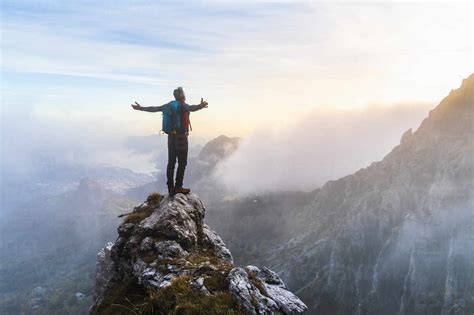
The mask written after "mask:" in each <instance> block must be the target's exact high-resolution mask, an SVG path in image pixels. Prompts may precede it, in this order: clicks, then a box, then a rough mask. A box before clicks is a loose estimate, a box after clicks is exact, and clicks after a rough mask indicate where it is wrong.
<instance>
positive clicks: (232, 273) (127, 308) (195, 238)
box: [91, 194, 306, 314]
mask: <svg viewBox="0 0 474 315" xmlns="http://www.w3.org/2000/svg"><path fill="white" fill-rule="evenodd" d="M204 215H205V208H204V206H203V204H202V202H201V201H200V200H199V198H198V197H197V196H196V195H194V194H189V195H183V194H177V195H176V196H175V197H168V196H166V197H162V196H160V195H158V194H152V195H150V196H149V197H148V199H147V201H146V202H145V203H143V204H141V205H139V206H137V207H136V208H135V209H134V211H133V213H132V214H130V215H129V216H128V217H127V218H126V219H125V221H124V223H123V224H121V225H120V226H119V228H118V233H119V237H118V239H117V241H116V242H115V244H112V243H109V244H107V245H106V246H105V247H104V248H103V249H102V251H101V252H100V253H99V254H98V262H97V276H96V287H95V304H94V305H93V307H92V309H91V313H92V314H120V313H124V314H128V313H130V312H131V313H133V312H135V313H149V314H166V313H171V312H175V311H179V312H182V313H196V314H206V313H207V314H221V313H226V314H269V313H272V314H300V313H302V312H304V311H305V310H306V306H305V305H304V304H303V303H302V302H301V301H300V300H299V299H298V297H296V296H295V295H294V294H293V293H291V292H290V291H288V290H287V289H286V287H285V285H284V283H283V282H282V280H281V279H280V278H279V277H278V275H277V274H276V273H274V272H272V271H271V270H269V269H267V268H265V267H263V268H262V269H259V268H257V267H255V266H247V267H245V268H241V267H235V266H234V265H233V260H232V256H231V253H230V252H229V250H228V249H227V248H226V247H225V245H224V243H223V242H222V240H221V239H220V237H219V236H218V235H216V234H215V233H214V232H213V231H212V230H210V229H209V227H208V226H207V225H206V224H204V223H203V219H204Z"/></svg>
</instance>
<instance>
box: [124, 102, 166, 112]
mask: <svg viewBox="0 0 474 315" xmlns="http://www.w3.org/2000/svg"><path fill="white" fill-rule="evenodd" d="M164 106H165V105H161V106H146V107H145V106H141V105H140V104H138V103H137V102H135V104H132V108H133V109H134V110H141V111H144V112H150V113H155V112H162V111H163V107H164Z"/></svg>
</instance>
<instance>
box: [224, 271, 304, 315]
mask: <svg viewBox="0 0 474 315" xmlns="http://www.w3.org/2000/svg"><path fill="white" fill-rule="evenodd" d="M229 290H230V292H231V294H232V295H233V296H234V298H235V299H236V300H238V301H239V303H240V304H241V305H242V306H243V307H244V308H245V309H246V310H247V311H248V313H250V314H275V313H283V314H301V313H303V312H304V311H305V310H306V305H305V304H304V303H303V302H301V300H300V299H299V298H298V297H297V296H296V295H294V294H293V293H291V292H290V291H288V290H287V289H286V287H285V285H284V283H283V281H282V280H281V279H280V277H278V275H277V274H276V273H274V272H273V271H271V270H269V269H268V268H266V267H263V269H262V270H260V269H259V268H257V267H255V266H247V267H246V268H245V269H244V268H240V267H237V268H234V269H232V270H231V271H230V273H229Z"/></svg>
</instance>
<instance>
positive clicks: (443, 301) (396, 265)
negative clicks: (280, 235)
mask: <svg viewBox="0 0 474 315" xmlns="http://www.w3.org/2000/svg"><path fill="white" fill-rule="evenodd" d="M473 104H474V75H471V76H469V78H467V79H465V80H464V81H463V83H462V85H461V87H460V88H458V89H456V90H453V91H451V93H450V94H449V95H448V96H447V97H446V98H444V99H443V100H442V101H441V103H440V104H439V105H438V106H437V107H436V108H435V109H433V110H432V111H431V112H430V114H429V115H428V117H427V118H426V119H425V120H424V121H423V122H422V123H421V125H420V127H419V128H418V129H417V130H416V131H415V132H412V131H411V130H408V131H406V132H405V133H404V135H403V136H402V138H401V143H400V144H399V145H398V146H396V147H395V148H394V149H393V150H392V151H391V152H390V153H389V154H387V155H386V156H385V158H384V159H382V160H381V161H378V162H374V163H372V164H371V165H370V166H369V167H367V168H363V169H361V170H359V171H357V172H355V173H354V174H351V175H348V176H345V177H343V178H340V179H338V180H334V181H329V182H327V183H326V184H325V185H323V187H322V188H320V189H318V190H317V191H316V193H315V198H314V200H313V202H311V204H310V205H309V206H307V207H306V208H305V209H304V210H303V211H302V212H301V213H299V214H298V216H297V217H296V218H295V220H296V221H297V223H298V224H297V225H299V226H301V227H302V228H301V231H300V233H299V235H297V236H296V237H294V238H293V239H292V240H291V241H289V242H288V243H285V244H283V245H281V246H279V247H278V248H276V249H275V250H273V251H272V252H270V254H269V258H268V259H266V261H267V263H268V265H269V266H270V267H271V268H272V269H274V270H276V271H277V272H278V273H279V274H281V275H282V278H283V279H284V280H285V282H286V283H287V284H288V286H289V288H291V289H294V290H295V289H297V291H296V293H297V294H299V295H301V297H302V298H303V301H305V303H307V304H308V306H309V307H310V310H311V311H312V312H314V313H315V314H380V313H381V312H383V313H384V314H418V313H423V312H425V313H426V312H427V313H432V314H440V313H441V314H450V313H452V312H458V313H460V314H464V313H466V314H468V313H469V312H470V311H472V310H473V309H474V300H473V299H472V296H473V294H470V293H474V277H473V276H472V275H473V274H474V265H473V264H472V263H471V262H470V261H469V254H470V253H472V252H473V250H474V249H473V247H472V244H470V243H469V242H466V240H469V239H473V238H474V229H473V228H472V227H470V225H469V224H467V225H466V224H464V222H472V220H473V217H472V209H473V200H474V198H473V187H474V186H473V182H472V178H473V173H474V172H473V169H474V162H473V158H472V156H473V152H474V143H473V140H472V139H473V136H474V127H473V121H474V119H473V117H474V116H473V106H474V105H473ZM469 210H471V211H469ZM437 242H438V243H437ZM437 244H438V245H437ZM459 244H465V246H464V248H463V247H462V246H460V245H459ZM429 253H431V254H429ZM430 255H434V256H433V259H432V260H430V258H429V256H430ZM426 264H428V267H426ZM422 266H424V267H422ZM456 268H457V269H456ZM414 270H416V271H417V272H414ZM450 270H451V271H450ZM453 270H455V271H453ZM456 270H457V271H456ZM461 274H462V276H463V277H464V279H461V280H460V279H459V277H460V275H461ZM450 283H451V284H453V283H457V285H450ZM469 292H470V293H469ZM456 314H457V313H456Z"/></svg>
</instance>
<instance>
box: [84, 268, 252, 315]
mask: <svg viewBox="0 0 474 315" xmlns="http://www.w3.org/2000/svg"><path fill="white" fill-rule="evenodd" d="M213 276H217V273H216V274H213ZM209 277H211V275H210V276H209ZM218 277H220V276H218ZM190 280H191V277H190V276H180V277H178V278H175V279H174V280H173V281H172V283H171V285H169V286H167V287H166V288H164V289H161V290H152V291H150V292H148V293H147V294H144V291H143V289H141V288H140V287H139V286H137V284H136V283H132V282H130V283H124V284H120V285H117V286H116V287H114V288H112V289H111V290H109V292H108V294H107V295H106V296H105V298H104V302H103V303H102V305H103V306H102V307H101V308H99V309H97V310H94V312H92V313H91V314H93V315H95V314H106V315H108V314H119V315H120V314H143V315H146V314H175V315H179V314H191V315H193V314H196V315H198V314H203V315H206V314H209V315H211V314H228V315H240V314H245V312H244V311H243V310H242V309H241V308H239V307H238V305H237V304H236V303H235V301H234V300H233V298H232V296H231V295H230V293H229V292H228V291H227V285H224V282H225V278H222V277H220V278H219V279H216V280H214V281H211V282H208V283H214V287H213V289H215V290H216V291H215V292H213V293H212V294H211V295H204V294H202V293H201V292H199V291H197V290H196V289H194V288H192V287H191V285H190V284H189V282H190Z"/></svg>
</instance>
